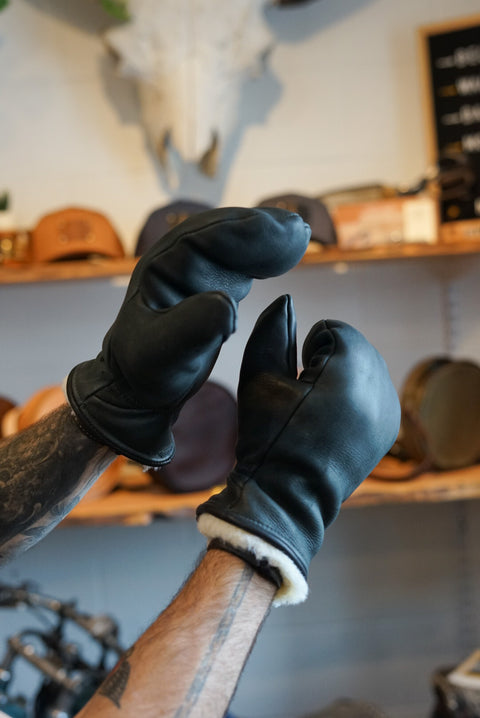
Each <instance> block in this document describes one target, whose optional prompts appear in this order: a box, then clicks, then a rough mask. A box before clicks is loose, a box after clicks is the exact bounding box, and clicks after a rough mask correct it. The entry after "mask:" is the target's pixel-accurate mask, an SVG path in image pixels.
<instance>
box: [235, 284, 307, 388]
mask: <svg viewBox="0 0 480 718" xmlns="http://www.w3.org/2000/svg"><path fill="white" fill-rule="evenodd" d="M296 331H297V322H296V317H295V310H294V307H293V301H292V298H291V296H290V295H289V294H284V295H283V296H281V297H278V299H275V301H274V302H272V304H270V306H268V307H267V308H266V309H265V310H264V311H263V312H262V313H261V314H260V316H259V318H258V319H257V321H256V323H255V326H254V328H253V331H252V333H251V335H250V338H249V340H248V342H247V345H246V347H245V352H244V355H243V361H242V367H241V370H240V383H239V393H241V390H242V387H243V386H245V385H246V384H248V383H249V382H250V381H252V380H253V379H254V378H260V377H261V375H262V374H263V375H279V376H282V377H285V378H287V377H288V378H290V379H295V378H296V376H297V342H296Z"/></svg>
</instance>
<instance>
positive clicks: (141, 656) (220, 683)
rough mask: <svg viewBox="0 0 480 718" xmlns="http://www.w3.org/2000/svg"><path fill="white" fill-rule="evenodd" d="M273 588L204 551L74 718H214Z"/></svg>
mask: <svg viewBox="0 0 480 718" xmlns="http://www.w3.org/2000/svg"><path fill="white" fill-rule="evenodd" d="M275 591H276V587H275V586H274V585H273V584H272V583H269V582H268V581H266V580H265V579H263V578H261V577H260V576H259V575H258V574H257V573H255V571H254V570H253V569H252V568H251V567H250V566H248V565H247V564H245V563H244V562H243V561H242V560H241V559H238V558H236V557H235V556H232V555H231V554H228V553H224V552H223V551H208V552H207V554H206V555H205V557H204V558H203V560H202V562H201V563H200V565H199V567H198V568H197V570H196V571H195V572H194V573H193V574H192V576H191V578H190V579H189V581H188V582H187V583H186V584H185V586H184V587H183V588H182V590H181V591H180V593H179V594H178V595H177V597H176V598H175V599H174V601H173V602H172V603H171V604H170V605H169V606H168V608H167V609H166V610H165V611H164V612H163V613H162V614H161V615H160V616H159V618H158V619H157V620H156V621H155V623H154V624H152V626H151V627H150V628H149V629H148V630H147V631H146V632H145V633H144V634H143V635H142V636H141V637H140V638H139V640H138V641H137V642H136V643H135V645H134V646H133V647H132V648H131V649H130V650H129V651H127V654H126V655H125V657H124V658H123V659H122V661H120V663H119V664H118V665H117V667H116V668H115V669H114V671H113V672H112V673H111V674H110V676H109V677H108V678H107V680H106V681H105V682H104V684H103V685H102V686H101V687H100V688H99V690H98V691H97V693H96V694H95V695H94V696H93V698H92V699H91V700H90V701H89V703H88V704H87V705H86V707H85V708H84V709H83V710H82V711H81V712H80V713H79V714H78V716H77V718H93V717H94V716H95V717H97V716H101V718H120V716H125V718H126V717H127V716H128V717H129V718H130V716H132V718H133V716H135V717H136V718H137V717H140V716H141V718H158V717H165V716H170V717H172V718H221V716H223V715H224V713H225V712H226V710H227V708H228V705H229V703H230V701H231V698H232V696H233V693H234V691H235V688H236V685H237V682H238V679H239V677H240V674H241V672H242V669H243V666H244V664H245V661H246V660H247V658H248V655H249V653H250V651H251V649H252V646H253V644H254V642H255V638H256V636H257V633H258V631H259V629H260V627H261V625H262V623H263V620H264V618H265V616H266V615H267V613H268V610H269V608H270V605H271V602H272V599H273V596H274V593H275Z"/></svg>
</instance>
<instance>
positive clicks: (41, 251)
mask: <svg viewBox="0 0 480 718" xmlns="http://www.w3.org/2000/svg"><path fill="white" fill-rule="evenodd" d="M95 255H98V256H101V257H109V258H111V259H118V258H120V257H124V256H125V252H124V250H123V247H122V244H121V242H120V239H119V237H118V235H117V233H116V231H115V229H114V227H113V226H112V224H111V222H110V221H109V220H108V219H107V218H106V217H105V215H103V214H101V213H100V212H94V211H93V210H90V209H85V208H81V207H67V208H65V209H61V210H57V211H55V212H50V213H49V214H46V215H44V216H43V217H42V218H41V219H40V221H39V222H38V223H37V225H36V226H35V227H34V229H33V230H32V239H31V259H32V261H33V262H54V261H58V260H62V259H85V258H87V257H91V256H95Z"/></svg>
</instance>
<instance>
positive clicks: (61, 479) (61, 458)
mask: <svg viewBox="0 0 480 718" xmlns="http://www.w3.org/2000/svg"><path fill="white" fill-rule="evenodd" d="M114 458H115V454H114V453H113V452H112V451H111V450H110V449H108V448H107V447H105V446H102V445H100V444H97V443H96V442H94V441H92V440H91V439H89V438H88V437H87V436H85V434H83V433H82V432H81V431H80V429H79V428H78V425H77V424H76V422H75V420H74V418H73V415H72V411H71V409H70V407H68V406H64V407H61V408H59V409H56V410H55V411H53V412H52V413H51V414H49V415H48V416H47V417H45V418H44V419H42V420H41V421H39V422H38V423H36V424H34V425H33V426H30V427H29V428H28V429H26V430H25V431H22V432H21V433H19V434H16V435H14V436H12V437H10V438H8V439H5V440H4V441H3V442H1V443H0V563H2V562H4V561H6V560H7V559H8V558H11V557H12V556H13V555H15V554H16V553H20V552H21V551H24V550H25V549H27V548H29V547H30V546H32V545H33V544H35V543H36V542H37V541H39V540H40V539H41V538H42V537H43V536H44V535H45V534H46V533H48V532H49V531H50V530H51V529H53V528H54V527H55V526H56V525H57V524H58V523H59V522H60V521H61V520H62V519H63V518H64V517H65V516H66V515H67V514H68V512H69V511H70V510H71V509H72V508H73V507H74V506H75V504H76V503H77V502H78V501H79V500H80V499H81V497H82V496H83V495H84V494H85V492H86V491H87V490H88V489H89V488H90V486H91V485H92V483H93V482H94V481H95V479H97V478H98V476H100V474H101V473H102V472H103V471H104V470H105V469H106V468H107V466H108V465H109V464H110V463H111V462H112V461H113V459H114Z"/></svg>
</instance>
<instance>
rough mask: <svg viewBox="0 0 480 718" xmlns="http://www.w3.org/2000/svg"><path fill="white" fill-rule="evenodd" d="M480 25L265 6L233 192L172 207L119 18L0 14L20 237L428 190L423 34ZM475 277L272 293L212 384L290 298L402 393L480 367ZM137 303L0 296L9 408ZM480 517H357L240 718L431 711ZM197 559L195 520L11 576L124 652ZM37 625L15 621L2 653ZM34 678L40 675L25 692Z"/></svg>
mask: <svg viewBox="0 0 480 718" xmlns="http://www.w3.org/2000/svg"><path fill="white" fill-rule="evenodd" d="M160 5H161V4H160V3H159V6H160ZM478 9H479V8H478V0H456V2H455V4H452V3H451V2H448V1H447V0H435V2H432V1H431V0H404V1H403V2H398V1H397V2H395V1H394V0H321V1H319V2H312V3H310V4H306V5H305V6H303V7H299V8H296V9H289V10H286V9H285V10H283V11H279V10H273V9H272V10H269V11H268V13H267V21H268V23H269V24H270V26H271V27H272V29H273V30H274V32H275V35H276V37H277V46H276V48H275V50H274V52H273V54H272V56H271V58H270V64H269V70H268V72H267V73H266V74H265V75H264V76H263V77H262V78H260V79H258V80H256V81H255V82H254V83H252V84H251V85H250V86H249V87H248V88H247V89H246V91H245V98H244V103H243V109H244V111H243V114H242V117H240V118H239V128H238V132H237V133H236V134H235V135H234V137H232V138H231V140H230V141H229V142H228V143H227V146H226V147H225V148H224V154H223V161H222V166H221V168H220V171H219V174H218V176H217V177H216V178H215V179H213V180H211V179H207V178H205V177H203V176H202V175H200V174H199V172H198V171H197V170H196V169H194V168H190V167H183V168H181V174H180V184H179V186H178V188H177V189H176V190H175V191H173V190H172V189H171V188H169V187H168V186H167V184H166V183H165V181H164V177H163V175H162V173H161V171H160V169H159V167H158V166H157V164H156V163H155V160H154V159H153V158H152V156H151V155H150V154H149V152H148V150H147V148H146V145H145V140H144V137H143V133H142V130H141V128H140V126H139V124H138V108H137V105H136V98H135V92H134V89H133V88H132V86H131V85H129V84H128V83H127V82H126V81H125V80H121V79H119V78H117V77H116V76H115V72H114V68H113V66H112V64H111V61H110V59H109V58H108V57H107V56H106V55H105V53H104V50H103V47H102V44H101V41H100V40H99V34H98V33H99V31H100V30H101V29H102V28H104V27H105V26H106V25H107V24H108V23H109V19H108V18H107V17H106V16H105V15H104V14H103V13H102V12H101V11H100V10H99V9H98V8H97V7H96V6H95V4H94V3H93V1H92V2H87V1H86V0H77V2H76V3H63V2H60V0H11V5H10V7H9V8H8V10H6V11H5V12H3V13H1V14H0V190H1V189H2V188H3V187H5V188H6V189H9V190H10V191H11V193H12V198H13V201H14V210H15V213H16V215H17V218H18V221H19V224H21V225H22V226H25V227H28V226H31V225H32V224H33V223H34V222H35V221H36V220H37V218H38V217H39V216H41V214H43V213H45V212H47V211H50V210H52V209H54V208H57V207H61V206H64V205H67V204H80V205H84V206H91V207H93V208H98V209H100V210H101V211H104V212H105V213H106V214H108V215H109V216H110V217H111V219H112V220H113V221H114V223H115V224H116V226H117V227H118V229H119V231H120V233H121V235H122V238H123V240H124V243H125V247H126V248H127V250H129V251H131V250H132V249H133V247H134V246H135V242H136V236H137V233H138V230H139V228H140V227H141V225H142V223H143V221H144V219H145V217H146V216H147V214H148V213H149V212H150V211H151V210H152V209H154V208H156V207H159V206H161V205H162V204H165V203H166V202H167V201H169V199H170V198H171V197H190V198H194V199H198V200H204V201H207V202H211V203H212V204H215V205H230V204H236V205H246V206H249V205H252V204H255V203H256V202H257V201H258V200H259V199H261V198H262V197H264V196H266V195H268V194H273V193H276V192H283V191H288V190H292V191H298V192H302V191H303V192H306V193H309V194H315V193H317V192H320V191H323V190H325V189H328V188H331V187H336V186H338V185H345V184H353V183H359V182H370V181H384V182H393V183H397V182H406V181H411V180H414V179H415V178H416V177H417V176H418V175H419V174H420V173H421V172H422V171H423V169H424V168H425V165H426V162H427V157H426V149H425V137H424V123H423V116H422V109H421V92H420V81H419V77H418V75H419V64H418V58H417V55H416V28H417V26H419V25H421V24H425V23H431V22H435V21H437V20H442V19H446V18H449V17H459V16H461V15H466V14H471V13H473V12H477V11H478ZM479 271H480V262H479V260H478V259H469V260H458V261H453V260H451V261H449V262H442V261H432V262H429V261H426V260H415V261H413V260H412V261H408V262H404V263H398V262H397V263H395V262H388V263H385V264H382V265H369V264H365V265H355V266H351V267H350V268H349V271H348V273H347V274H345V275H339V274H336V273H335V272H334V270H333V269H332V268H327V267H302V268H297V269H295V270H293V271H292V272H290V273H289V274H288V275H287V276H286V277H282V278H278V279H275V280H268V281H266V282H264V283H260V284H256V285H255V286H254V288H253V290H252V292H251V293H250V295H249V296H248V298H247V299H246V300H244V302H243V303H242V305H241V308H240V324H239V329H238V332H237V334H236V335H235V336H234V337H232V339H231V340H230V341H229V342H228V343H227V345H226V346H225V347H224V349H223V351H222V354H221V357H220V360H219V363H218V365H217V367H216V369H215V372H214V376H215V378H217V379H218V380H220V381H222V382H223V383H225V384H226V385H228V386H229V387H230V388H231V389H232V390H234V389H235V385H236V375H237V372H238V367H239V363H240V358H241V354H242V350H243V345H244V343H245V340H246V337H247V336H248V333H249V331H250V328H251V326H252V324H253V322H254V320H255V318H256V316H257V315H258V313H259V312H260V311H261V309H263V308H264V306H266V304H267V303H268V302H269V301H271V300H272V299H273V298H274V297H275V296H277V295H278V294H280V293H283V292H290V293H291V294H292V295H293V297H294V300H295V305H296V308H297V313H298V320H299V336H300V339H302V338H303V337H304V336H305V334H306V332H307V330H308V328H309V327H310V325H311V324H312V323H313V322H314V321H316V320H317V319H319V318H321V317H332V318H339V319H343V320H345V321H349V322H351V323H353V324H355V325H356V326H357V327H358V328H359V329H361V330H362V331H363V332H364V333H365V334H366V335H367V336H368V338H369V339H370V340H371V341H372V342H373V343H374V344H375V345H376V346H377V347H378V348H379V349H380V351H381V352H382V353H383V354H384V356H385V358H386V359H387V362H388V363H389V366H390V369H391V373H392V377H393V379H394V382H395V384H396V386H397V387H400V385H401V382H402V380H403V378H404V376H405V375H406V373H407V371H408V369H409V368H410V367H411V366H412V365H413V363H414V362H415V361H417V359H419V358H421V357H424V356H426V355H429V354H433V353H439V352H443V351H446V350H453V352H454V354H455V355H458V356H468V357H470V358H473V359H476V360H480V321H479V320H478V309H477V307H478V305H479V290H478V286H479V283H478V276H479ZM123 292H124V288H123V287H120V288H118V287H116V286H113V285H112V284H110V283H109V282H108V281H91V282H85V283H69V284H45V285H41V286H40V285H37V286H34V285H25V286H10V287H7V286H3V287H1V288H0V336H1V337H2V344H1V350H0V377H1V379H0V393H2V394H7V395H10V396H12V397H13V398H14V399H15V400H17V401H22V400H23V399H25V398H26V397H27V396H28V395H29V394H30V393H31V392H32V391H34V390H35V389H37V388H39V387H40V386H43V385H45V384H48V383H52V382H56V381H58V380H59V379H60V378H62V377H63V376H64V375H65V374H66V373H67V372H68V370H69V369H70V367H71V366H72V365H73V364H74V363H76V362H78V361H80V360H82V359H85V358H89V357H90V356H92V355H93V354H94V353H96V352H97V350H98V347H99V344H100V342H101V339H102V337H103V334H104V332H105V330H106V329H107V328H108V326H109V324H110V322H111V321H112V319H113V318H114V316H115V313H116V311H117V309H118V306H119V304H120V301H121V298H122V296H123ZM477 515H478V502H471V503H470V504H468V505H467V506H464V505H463V504H447V505H436V506H419V505H417V506H413V507H408V506H403V507H383V508H375V509H373V508H372V509H364V510H351V511H345V512H342V514H341V516H340V518H339V519H338V521H337V522H336V524H335V525H334V526H333V527H332V528H331V529H330V530H329V532H328V535H327V540H326V542H325V545H324V547H323V548H322V551H321V552H320V554H319V556H318V557H317V558H316V559H315V561H314V563H313V566H312V576H311V584H312V595H311V598H310V600H309V601H307V603H306V604H304V605H303V606H300V607H297V608H292V609H283V610H277V611H275V612H273V613H272V614H271V616H270V618H269V619H268V621H267V624H266V625H265V627H264V629H263V631H262V634H261V636H260V638H259V641H258V645H257V647H256V648H255V651H254V653H253V655H252V657H251V660H250V662H249V665H248V667H247V670H246V672H245V675H244V678H243V680H242V683H241V685H240V688H239V691H238V694H237V697H236V699H235V702H234V705H233V708H234V710H235V712H236V713H237V715H238V716H240V717H241V718H249V717H252V718H267V717H268V718H274V717H275V718H287V717H288V718H297V716H301V715H302V714H303V713H305V712H307V711H312V710H314V709H315V708H320V707H321V706H323V705H325V704H326V703H328V702H329V701H330V700H333V699H334V698H335V697H338V696H350V697H362V698H365V699H371V700H375V701H377V702H379V703H380V704H381V705H382V706H383V707H384V708H385V709H386V710H388V711H389V713H390V715H391V716H392V718H420V717H423V716H426V715H427V714H428V708H429V705H430V703H431V699H430V687H429V676H430V673H431V672H432V671H433V670H434V669H435V668H436V667H437V666H439V665H442V664H443V663H450V662H454V661H456V660H458V659H460V658H463V657H464V655H465V653H466V652H468V651H469V650H470V649H472V648H473V647H475V646H476V645H477V643H478V640H479V628H480V626H479V619H478V613H479V610H478V609H479V608H480V584H479V582H478V578H477V576H478V575H479V570H478V569H479V568H480V566H479V557H478V555H477V554H476V552H475V548H476V546H478V542H479V538H480V537H479V529H478V519H477ZM202 546H203V541H202V539H201V537H200V536H198V535H197V533H196V529H195V526H194V523H193V521H191V520H187V519H185V520H179V521H166V522H160V523H157V524H155V525H153V526H151V527H148V528H112V527H110V528H96V529H91V528H89V529H87V528H75V529H73V528H66V529H59V530H57V531H55V532H54V533H53V534H52V535H50V536H49V537H48V538H46V539H45V540H44V541H43V542H42V543H41V544H40V545H39V546H37V547H36V548H35V549H32V550H31V551H30V552H29V553H27V554H26V555H25V556H23V557H21V558H20V559H18V560H16V561H15V562H14V563H12V564H11V565H9V566H7V567H6V568H4V569H3V571H2V572H1V573H0V581H1V580H5V581H16V580H20V579H27V578H28V579H33V580H36V581H37V582H39V584H40V585H41V587H42V588H43V589H44V590H45V591H48V592H50V593H51V594H53V595H58V596H60V597H65V598H69V597H72V596H76V597H78V598H79V599H80V602H81V606H82V607H83V608H84V609H85V610H93V611H110V612H112V613H113V614H114V615H115V616H116V617H117V618H118V619H119V620H120V623H121V625H122V633H123V636H124V639H125V641H126V642H129V641H133V640H134V638H135V637H136V636H137V635H138V632H139V631H140V630H142V629H143V628H144V627H145V626H146V625H147V623H148V621H149V620H150V619H151V618H152V617H153V616H154V615H155V614H156V613H157V612H158V611H159V610H161V609H162V607H163V606H164V605H165V604H166V603H167V602H168V600H169V598H170V597H171V595H172V593H173V592H174V591H175V590H176V588H177V587H178V586H179V584H180V581H181V580H182V578H183V577H184V576H185V575H186V573H187V572H188V570H189V569H190V567H191V565H192V563H193V561H194V560H195V557H196V555H197V554H198V552H199V551H200V550H201V548H202ZM139 596H141V601H139V600H138V597H139ZM132 606H135V609H133V608H132ZM4 616H5V618H4ZM25 620H26V617H25V615H24V614H21V615H19V616H15V617H14V618H12V613H11V612H10V613H8V614H7V613H5V614H0V637H1V636H7V635H10V633H11V631H12V630H13V628H14V626H15V625H24V624H25ZM0 645H1V643H0ZM31 680H32V676H31V675H30V674H29V673H28V671H25V672H23V673H21V674H20V676H19V679H18V682H19V683H21V682H22V681H25V684H26V685H29V684H30V681H31Z"/></svg>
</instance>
